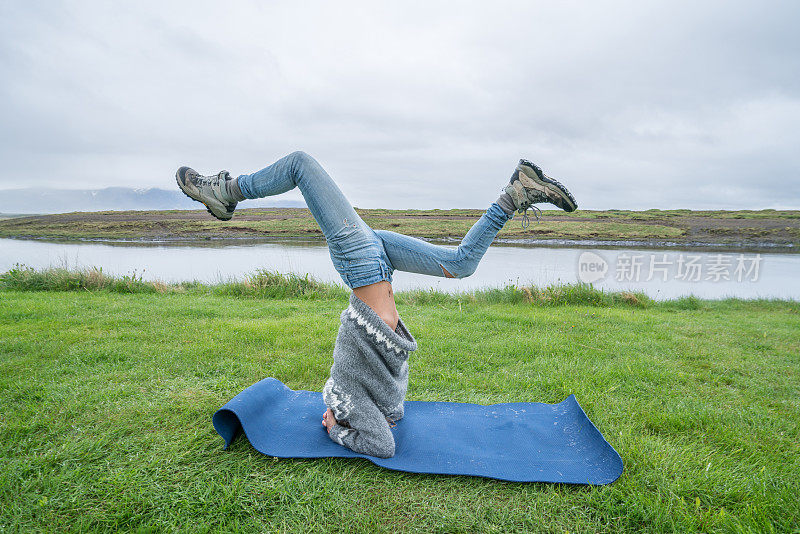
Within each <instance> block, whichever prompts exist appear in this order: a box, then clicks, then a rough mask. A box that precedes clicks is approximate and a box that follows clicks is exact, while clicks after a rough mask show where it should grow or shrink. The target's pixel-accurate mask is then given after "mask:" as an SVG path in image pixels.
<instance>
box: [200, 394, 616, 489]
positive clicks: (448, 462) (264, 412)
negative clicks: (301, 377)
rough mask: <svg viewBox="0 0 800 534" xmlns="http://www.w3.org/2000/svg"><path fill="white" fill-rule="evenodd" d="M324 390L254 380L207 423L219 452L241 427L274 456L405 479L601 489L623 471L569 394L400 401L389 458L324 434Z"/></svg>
mask: <svg viewBox="0 0 800 534" xmlns="http://www.w3.org/2000/svg"><path fill="white" fill-rule="evenodd" d="M324 411H325V404H324V402H323V401H322V394H321V393H319V392H314V391H293V390H291V389H289V388H288V387H286V386H285V385H284V384H283V383H282V382H280V381H279V380H276V379H274V378H265V379H264V380H262V381H260V382H258V383H256V384H253V385H252V386H250V387H249V388H247V389H245V390H244V391H242V392H241V393H239V394H238V395H236V396H235V397H234V398H233V399H231V401H230V402H228V403H227V404H226V405H225V406H223V407H222V408H220V409H219V410H218V411H217V412H216V413H215V414H214V417H213V419H212V421H213V423H214V428H215V429H216V430H217V432H219V435H220V436H222V438H223V439H224V440H225V447H226V448H227V447H228V446H229V445H230V444H231V442H233V440H234V439H235V438H236V436H237V435H238V434H239V431H240V430H244V433H245V435H246V436H247V438H248V439H249V440H250V443H251V444H252V445H253V447H255V448H256V450H258V451H259V452H261V453H263V454H267V455H269V456H278V457H281V458H323V457H341V458H366V459H367V460H370V461H371V462H373V463H374V464H376V465H379V466H381V467H386V468H389V469H396V470H398V471H409V472H412V473H438V474H447V475H473V476H480V477H488V478H496V479H499V480H508V481H512V482H562V483H568V484H609V483H611V482H614V481H615V480H616V479H617V478H619V476H620V474H622V459H621V458H620V456H619V454H617V451H615V450H614V448H613V447H612V446H611V445H609V443H608V442H607V441H606V440H605V439H604V438H603V435H602V434H600V431H599V430H597V428H595V426H594V425H593V424H592V422H591V421H590V420H589V418H588V417H586V414H585V413H584V411H583V409H581V407H580V405H579V404H578V401H577V400H575V396H574V395H570V396H569V397H567V398H566V399H564V400H563V401H561V402H559V403H558V404H544V403H539V402H514V403H505V404H492V405H489V406H482V405H479V404H463V403H458V402H421V401H406V403H405V417H404V418H403V419H402V420H400V421H398V422H397V426H396V428H394V429H393V430H392V432H394V439H395V444H396V447H395V455H394V457H392V458H386V459H383V458H376V457H373V456H367V455H364V454H357V453H355V452H353V451H351V450H349V449H347V448H345V447H342V446H341V445H337V444H336V443H334V442H333V441H331V439H330V438H329V437H328V434H327V432H326V431H325V428H323V426H322V413H323V412H324Z"/></svg>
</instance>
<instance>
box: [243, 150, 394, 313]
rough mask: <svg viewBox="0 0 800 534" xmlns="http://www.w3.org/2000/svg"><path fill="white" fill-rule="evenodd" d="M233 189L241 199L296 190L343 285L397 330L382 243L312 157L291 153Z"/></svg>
mask: <svg viewBox="0 0 800 534" xmlns="http://www.w3.org/2000/svg"><path fill="white" fill-rule="evenodd" d="M235 186H236V187H238V189H239V190H240V191H241V195H242V196H243V197H244V198H246V199H248V198H250V199H252V198H262V197H267V196H272V195H279V194H281V193H285V192H286V191H289V190H291V189H294V188H295V187H297V188H299V189H300V192H301V193H302V195H303V198H304V199H305V201H306V205H307V206H308V209H309V210H310V211H311V214H312V215H313V216H314V219H316V221H317V223H318V224H319V226H320V228H321V229H322V233H323V234H324V235H325V239H326V240H327V242H328V249H329V251H330V255H331V260H332V261H333V265H334V267H335V268H336V270H337V271H338V272H339V274H340V276H341V277H342V280H343V281H344V283H345V284H346V285H347V286H348V287H350V288H351V289H352V290H353V292H354V293H355V294H356V296H357V297H358V298H360V299H361V300H362V301H364V303H366V304H367V305H368V306H369V307H370V308H372V309H373V310H375V313H377V314H378V315H379V316H380V317H381V318H382V319H383V320H384V321H385V322H386V323H387V324H388V325H389V326H391V327H392V329H395V328H397V322H398V318H399V315H398V313H397V308H396V306H395V301H394V293H393V291H392V285H391V281H392V272H393V269H392V268H391V266H390V264H389V260H388V258H387V257H386V253H385V251H384V248H383V244H382V243H381V240H380V238H378V237H377V235H376V234H375V232H374V231H373V230H372V229H371V228H370V227H369V226H368V225H367V224H366V223H365V222H364V221H363V220H362V219H361V217H359V215H358V213H356V211H355V210H354V209H353V207H352V205H351V204H350V202H349V201H348V200H347V198H346V197H345V196H344V194H343V193H342V191H341V190H340V189H339V187H338V186H337V185H336V183H335V182H334V181H333V179H332V178H331V177H330V175H328V173H327V172H325V170H324V169H323V168H322V166H321V165H320V164H319V163H318V162H317V161H316V160H315V159H314V158H312V157H311V156H309V155H308V154H306V153H305V152H293V153H292V154H289V155H288V156H286V157H284V158H282V159H280V160H278V161H276V162H275V163H273V164H272V165H270V166H268V167H266V168H264V169H262V170H260V171H258V172H255V173H253V174H243V175H241V176H239V177H238V178H236V184H235Z"/></svg>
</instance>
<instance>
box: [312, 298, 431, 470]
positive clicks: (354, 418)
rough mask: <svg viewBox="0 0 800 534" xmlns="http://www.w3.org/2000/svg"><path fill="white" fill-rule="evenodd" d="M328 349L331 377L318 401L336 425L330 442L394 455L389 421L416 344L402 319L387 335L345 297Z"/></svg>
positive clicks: (398, 410)
mask: <svg viewBox="0 0 800 534" xmlns="http://www.w3.org/2000/svg"><path fill="white" fill-rule="evenodd" d="M341 323H342V324H341V325H340V326H339V334H338V335H337V337H336V346H335V347H334V349H333V366H332V367H331V377H330V378H329V379H328V381H327V382H326V383H325V388H324V389H323V390H322V397H323V399H324V401H325V404H326V405H327V406H328V408H330V409H331V411H332V412H333V416H334V417H335V418H336V421H337V422H338V423H339V424H336V425H334V426H333V428H331V430H330V437H331V439H332V440H333V441H335V442H336V443H338V444H339V445H344V446H345V447H347V448H349V449H351V450H353V451H355V452H359V453H362V454H368V455H370V456H379V457H381V458H389V457H391V456H394V436H392V431H391V429H390V428H389V421H398V420H400V419H401V418H402V417H403V400H404V399H405V396H406V390H407V389H408V353H409V352H410V351H413V350H417V342H416V340H415V339H414V337H413V336H412V335H411V334H410V333H409V331H408V330H407V329H406V326H405V325H404V324H403V321H402V320H399V321H398V322H397V329H396V330H392V329H391V328H390V327H389V325H387V324H386V323H385V322H384V321H383V319H381V318H380V316H379V315H378V314H377V313H375V311H374V310H373V309H372V308H370V307H369V306H367V305H366V304H365V303H364V301H362V300H361V299H360V298H358V297H357V296H356V295H355V293H351V294H350V306H348V308H347V309H346V310H344V311H343V312H342V315H341Z"/></svg>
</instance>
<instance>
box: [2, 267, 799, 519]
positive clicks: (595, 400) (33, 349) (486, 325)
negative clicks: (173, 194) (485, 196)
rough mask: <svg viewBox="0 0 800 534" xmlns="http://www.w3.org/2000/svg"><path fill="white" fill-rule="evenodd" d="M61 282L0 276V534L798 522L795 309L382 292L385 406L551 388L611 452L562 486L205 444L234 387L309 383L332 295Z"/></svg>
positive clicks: (764, 304) (327, 342)
mask: <svg viewBox="0 0 800 534" xmlns="http://www.w3.org/2000/svg"><path fill="white" fill-rule="evenodd" d="M67 274H68V273H67V272H55V271H52V272H37V271H32V270H30V269H26V268H24V267H18V268H17V269H16V271H13V270H12V271H11V274H8V273H6V274H5V275H3V276H2V277H1V278H0V286H2V289H0V402H1V403H2V406H3V408H4V410H3V417H2V419H0V433H1V435H2V440H1V441H0V447H2V453H0V504H2V507H1V508H0V531H64V530H76V531H83V530H123V531H136V530H139V531H163V530H168V531H186V532H204V531H207V532H211V531H214V532H217V531H259V532H261V531H267V532H269V531H289V532H326V531H327V532H340V531H355V532H375V531H379V532H380V531H382V532H395V531H416V532H426V533H427V532H515V531H558V532H563V531H570V532H575V531H578V532H598V531H619V530H625V531H648V532H650V531H656V532H673V531H701V532H740V531H752V532H792V531H797V530H798V529H799V528H800V502H799V501H798V499H797V495H798V492H800V481H799V480H798V473H800V445H798V433H799V432H800V428H798V423H800V400H798V399H800V395H799V394H800V373H799V371H800V357H798V354H800V336H798V332H800V304H798V303H795V302H786V301H739V300H728V301H703V300H699V299H696V298H692V297H688V298H684V299H679V300H675V301H667V302H653V301H650V300H648V299H646V298H645V297H643V296H641V295H614V294H605V293H602V292H598V291H596V290H594V289H592V288H590V287H588V286H568V287H563V288H557V287H554V288H547V289H538V290H537V289H535V288H526V290H527V292H526V290H522V289H514V288H506V289H498V290H491V291H484V292H477V293H472V294H469V295H455V296H453V295H445V294H441V293H435V292H430V291H427V292H413V293H400V294H398V298H397V300H398V307H399V310H400V313H401V315H402V317H403V319H404V321H405V322H406V324H407V325H408V326H409V329H410V330H411V332H412V333H413V334H414V335H415V337H416V338H417V341H418V342H419V347H420V348H419V350H418V351H417V352H416V353H414V354H413V355H412V360H411V379H410V386H409V393H408V398H409V399H410V400H443V401H464V402H476V403H483V404H488V403H495V402H511V401H542V402H558V401H561V400H563V399H564V397H566V396H567V395H568V394H570V393H574V394H575V395H576V396H577V398H578V400H579V401H580V403H581V405H582V406H583V408H584V409H585V410H586V412H587V414H588V415H589V417H590V418H591V419H592V421H593V422H594V423H595V424H596V425H597V426H598V428H599V429H600V430H601V431H602V432H603V434H604V436H605V437H606V438H607V439H608V440H609V441H610V443H611V444H612V445H613V446H614V447H615V448H616V449H617V450H618V451H619V453H620V454H621V455H622V458H623V461H624V462H625V471H624V473H623V475H622V477H621V478H620V479H619V480H618V481H617V482H615V483H614V484H612V485H609V486H602V487H584V486H567V485H552V484H517V483H507V482H499V481H494V480H488V479H480V478H471V477H455V476H432V475H414V474H408V473H399V472H393V471H388V470H383V469H380V468H378V467H376V466H374V465H373V464H371V463H370V462H367V461H364V460H344V459H323V460H285V459H273V458H270V457H266V456H262V455H261V454H259V453H257V452H255V451H254V450H253V448H252V447H251V446H250V445H249V443H248V442H247V441H246V440H244V439H241V438H240V439H239V440H238V441H237V442H236V443H235V444H234V445H233V446H232V447H231V449H230V450H228V451H223V450H222V440H221V439H220V438H219V437H218V436H217V435H216V433H215V432H214V430H213V428H212V426H211V422H210V417H211V414H212V413H213V412H214V411H215V410H216V409H217V408H219V407H220V406H221V405H222V404H224V403H225V402H226V401H227V400H229V399H230V398H231V397H232V396H234V395H235V394H236V393H238V392H239V391H241V390H242V389H244V388H245V387H247V386H249V385H250V384H252V383H254V382H256V381H258V380H260V379H262V378H264V377H266V376H274V377H276V378H279V379H280V380H282V381H283V382H284V383H286V384H287V385H288V386H289V387H291V388H293V389H308V390H320V389H321V387H322V385H323V383H324V381H325V379H326V378H327V373H328V370H329V368H330V364H331V353H332V350H333V344H334V339H335V333H336V328H337V325H338V319H339V313H340V312H341V310H342V309H343V308H344V307H345V306H346V302H347V300H346V299H347V294H346V293H345V292H344V290H341V289H339V288H337V287H335V286H327V285H325V284H319V283H318V282H314V281H313V280H308V279H302V278H294V279H292V278H282V277H280V276H277V275H274V273H263V272H262V273H256V274H254V275H253V276H252V277H251V278H250V279H248V280H246V281H243V282H239V283H229V284H221V285H218V286H205V285H202V284H196V283H192V284H180V285H174V286H169V285H164V284H151V283H149V282H146V281H142V280H137V279H135V277H129V278H128V280H127V282H126V281H125V280H124V279H117V280H116V282H117V283H116V284H115V283H114V282H115V279H109V278H108V277H104V276H101V274H97V273H95V274H94V275H91V276H89V274H90V273H89V272H88V271H87V272H84V273H83V275H82V276H83V278H82V280H83V281H82V282H80V283H75V282H69V280H73V279H76V278H78V279H80V276H79V273H73V275H74V276H73V277H72V278H70V277H69V276H67ZM104 278H105V281H103V279H104ZM26 284H27V285H26ZM64 284H67V286H66V287H65V286H64ZM64 289H68V290H64Z"/></svg>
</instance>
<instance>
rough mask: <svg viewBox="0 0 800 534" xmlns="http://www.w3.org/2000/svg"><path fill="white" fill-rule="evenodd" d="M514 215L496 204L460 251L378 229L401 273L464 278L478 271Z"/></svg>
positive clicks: (478, 223) (394, 265) (484, 215)
mask: <svg viewBox="0 0 800 534" xmlns="http://www.w3.org/2000/svg"><path fill="white" fill-rule="evenodd" d="M513 216H514V212H513V211H512V212H510V213H509V212H506V211H505V210H504V209H503V208H501V207H500V205H498V204H497V203H496V202H495V203H492V205H491V206H489V209H487V210H486V212H485V213H484V214H483V215H482V216H481V218H480V219H478V221H477V222H476V223H475V224H474V225H473V226H472V228H470V230H469V232H467V235H466V236H464V239H462V240H461V244H460V245H459V246H458V248H455V249H452V248H448V247H443V246H439V245H434V244H432V243H428V242H426V241H422V240H421V239H417V238H415V237H410V236H407V235H403V234H398V233H396V232H391V231H388V230H375V233H376V234H377V235H378V237H380V238H381V240H382V241H383V247H384V249H385V250H386V256H387V257H388V258H389V261H390V262H391V266H392V267H393V268H394V269H396V270H398V271H407V272H411V273H421V274H428V275H431V276H443V277H446V278H464V277H466V276H469V275H471V274H472V273H474V272H475V269H476V268H477V266H478V263H479V262H480V261H481V258H483V255H484V254H485V253H486V249H488V248H489V245H490V244H491V243H492V241H493V240H494V238H495V236H496V235H497V232H499V231H500V229H501V228H503V225H505V223H506V222H507V221H509V220H510V219H511V218H512V217H513Z"/></svg>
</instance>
